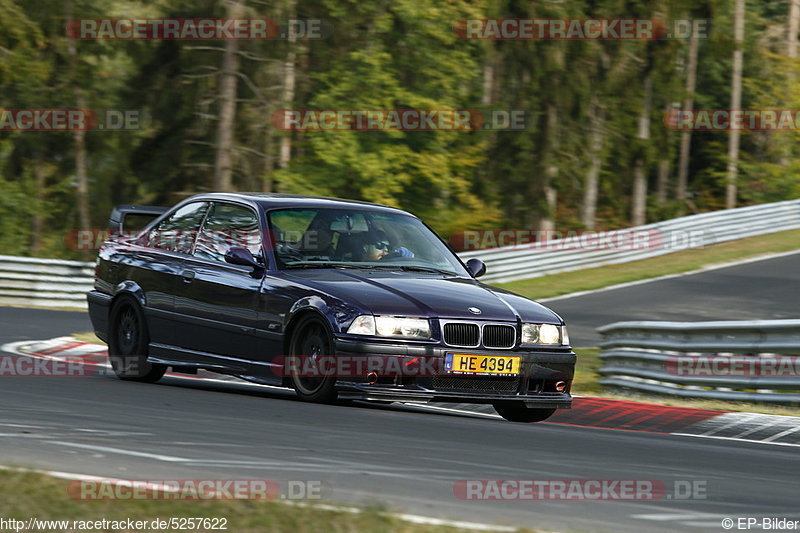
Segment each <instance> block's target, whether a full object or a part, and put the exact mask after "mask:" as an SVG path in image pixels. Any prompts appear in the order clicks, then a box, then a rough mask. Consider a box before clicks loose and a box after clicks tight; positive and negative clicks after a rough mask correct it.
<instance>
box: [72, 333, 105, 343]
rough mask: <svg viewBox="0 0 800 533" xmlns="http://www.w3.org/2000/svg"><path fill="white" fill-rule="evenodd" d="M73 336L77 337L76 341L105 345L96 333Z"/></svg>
mask: <svg viewBox="0 0 800 533" xmlns="http://www.w3.org/2000/svg"><path fill="white" fill-rule="evenodd" d="M72 336H73V337H75V339H76V340H79V341H81V342H88V343H89V344H105V343H104V342H103V341H101V340H100V339H98V338H97V335H95V334H94V332H91V331H87V332H84V333H73V334H72Z"/></svg>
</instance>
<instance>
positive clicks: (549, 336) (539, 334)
mask: <svg viewBox="0 0 800 533" xmlns="http://www.w3.org/2000/svg"><path fill="white" fill-rule="evenodd" d="M562 330H563V332H564V337H565V338H566V342H565V341H564V338H562V335H561V332H562ZM566 333H567V329H566V328H565V327H563V326H561V327H560V326H554V325H553V324H522V344H569V338H568V337H566Z"/></svg>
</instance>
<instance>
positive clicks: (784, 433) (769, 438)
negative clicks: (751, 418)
mask: <svg viewBox="0 0 800 533" xmlns="http://www.w3.org/2000/svg"><path fill="white" fill-rule="evenodd" d="M795 431H800V426H797V427H794V428H789V429H787V430H784V431H781V432H780V433H776V434H775V435H772V436H771V437H768V438H766V439H764V440H763V441H762V442H772V441H774V440H777V439H779V438H781V437H785V436H786V435H789V434H791V433H794V432H795Z"/></svg>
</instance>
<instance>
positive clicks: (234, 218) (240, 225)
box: [194, 203, 261, 263]
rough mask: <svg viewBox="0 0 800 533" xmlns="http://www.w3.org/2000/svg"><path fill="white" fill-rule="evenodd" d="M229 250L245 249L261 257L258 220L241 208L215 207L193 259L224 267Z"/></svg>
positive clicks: (233, 206)
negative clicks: (210, 261) (213, 262)
mask: <svg viewBox="0 0 800 533" xmlns="http://www.w3.org/2000/svg"><path fill="white" fill-rule="evenodd" d="M231 248H246V249H247V250H250V252H251V253H252V254H253V255H255V256H261V231H260V227H259V224H258V216H257V215H256V213H255V211H253V210H252V209H249V208H247V207H244V206H241V205H234V204H223V203H215V204H214V206H213V207H212V208H211V212H210V213H209V215H208V218H206V221H205V223H204V224H203V229H202V230H201V231H200V235H199V236H198V237H197V244H196V246H195V250H194V255H196V256H197V257H202V258H204V259H211V260H214V261H220V262H223V263H224V262H225V253H226V252H227V251H228V250H230V249H231Z"/></svg>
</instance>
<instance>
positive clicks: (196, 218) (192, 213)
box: [146, 202, 208, 254]
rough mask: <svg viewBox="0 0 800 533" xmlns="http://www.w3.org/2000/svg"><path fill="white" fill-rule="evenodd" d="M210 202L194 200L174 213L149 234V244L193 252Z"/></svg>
mask: <svg viewBox="0 0 800 533" xmlns="http://www.w3.org/2000/svg"><path fill="white" fill-rule="evenodd" d="M206 210H208V202H192V203H190V204H186V205H185V206H183V207H181V208H180V209H178V210H177V211H175V212H174V213H172V214H171V215H170V216H169V217H167V218H166V219H165V220H163V221H161V223H159V224H158V226H156V227H155V228H153V229H152V230H151V231H150V232H149V233H148V234H147V242H146V245H147V246H151V247H153V248H158V249H160V250H168V251H170V252H180V253H184V254H191V253H192V247H193V246H194V241H195V238H196V237H197V231H198V230H199V229H200V224H201V223H202V222H203V217H204V216H205V214H206Z"/></svg>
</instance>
